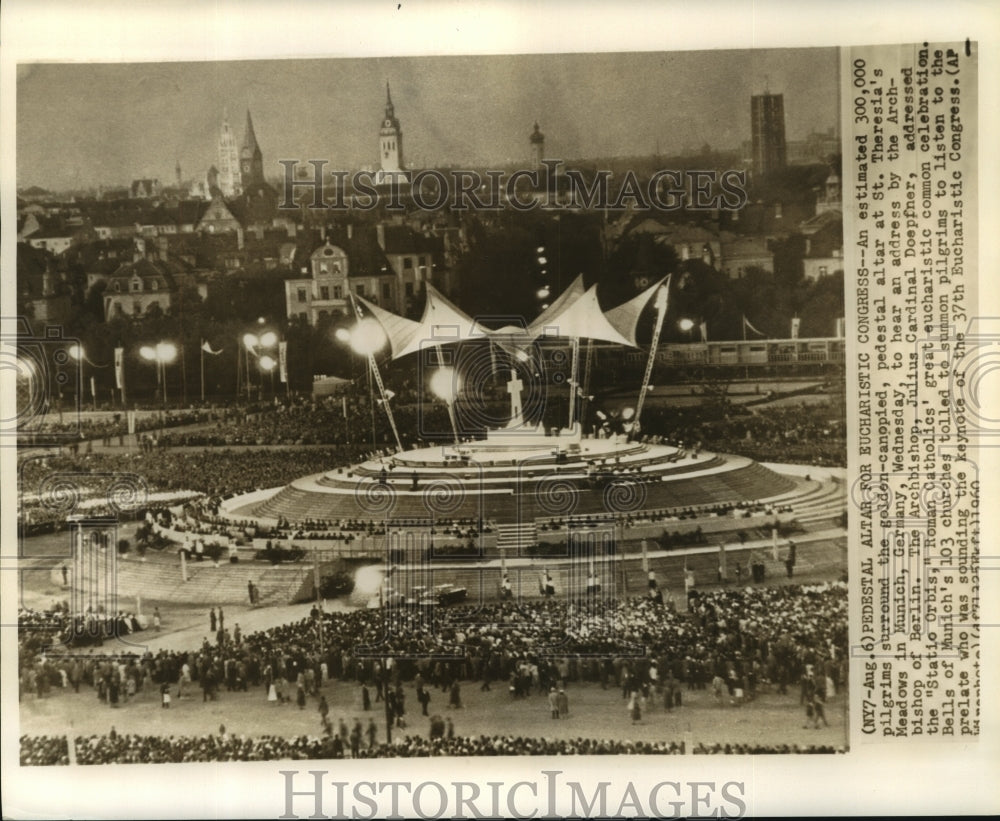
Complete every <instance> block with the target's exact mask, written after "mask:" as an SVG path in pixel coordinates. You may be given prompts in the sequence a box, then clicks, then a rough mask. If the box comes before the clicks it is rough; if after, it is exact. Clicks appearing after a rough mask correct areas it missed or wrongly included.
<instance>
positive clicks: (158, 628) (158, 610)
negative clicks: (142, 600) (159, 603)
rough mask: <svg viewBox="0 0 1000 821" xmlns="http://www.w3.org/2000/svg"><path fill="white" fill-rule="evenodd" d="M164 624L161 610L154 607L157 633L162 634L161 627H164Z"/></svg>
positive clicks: (154, 622) (154, 627) (154, 626)
mask: <svg viewBox="0 0 1000 821" xmlns="http://www.w3.org/2000/svg"><path fill="white" fill-rule="evenodd" d="M162 623H163V621H162V619H161V618H160V608H159V607H154V608H153V629H154V630H155V631H156V632H157V633H159V632H160V626H161V625H162Z"/></svg>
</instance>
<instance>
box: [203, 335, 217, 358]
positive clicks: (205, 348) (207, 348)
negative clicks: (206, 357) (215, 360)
mask: <svg viewBox="0 0 1000 821" xmlns="http://www.w3.org/2000/svg"><path fill="white" fill-rule="evenodd" d="M201 349H202V350H203V351H204V352H205V353H210V354H212V356H218V355H219V354H220V353H222V348H219V350H217V351H213V350H212V346H211V344H210V343H209V341H208V340H207V339H206V340H205V341H204V342H202V343H201Z"/></svg>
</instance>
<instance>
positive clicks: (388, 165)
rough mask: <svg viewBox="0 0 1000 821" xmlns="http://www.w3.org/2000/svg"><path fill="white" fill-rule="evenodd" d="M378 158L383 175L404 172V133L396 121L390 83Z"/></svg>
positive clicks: (386, 91) (387, 86)
mask: <svg viewBox="0 0 1000 821" xmlns="http://www.w3.org/2000/svg"><path fill="white" fill-rule="evenodd" d="M378 157H379V167H380V168H381V170H382V173H383V174H392V173H398V172H400V171H402V170H403V131H402V129H401V128H400V127H399V120H397V119H396V111H395V109H394V108H393V105H392V95H391V94H390V93H389V84H388V83H386V84H385V117H384V118H383V120H382V127H381V128H380V129H379V132H378Z"/></svg>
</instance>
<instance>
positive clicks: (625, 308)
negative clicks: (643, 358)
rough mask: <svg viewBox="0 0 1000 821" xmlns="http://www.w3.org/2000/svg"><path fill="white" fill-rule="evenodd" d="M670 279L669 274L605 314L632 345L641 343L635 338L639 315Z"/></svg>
mask: <svg viewBox="0 0 1000 821" xmlns="http://www.w3.org/2000/svg"><path fill="white" fill-rule="evenodd" d="M669 279H670V275H669V274H668V275H667V276H665V277H663V279H661V280H660V281H659V282H656V283H654V284H652V285H650V286H649V287H648V288H647V289H646V290H645V291H643V292H642V293H641V294H637V295H636V296H634V297H632V298H631V299H630V300H629V301H628V302H623V303H622V304H621V305H619V306H618V307H616V308H612V309H611V310H610V311H608V312H607V313H606V314H605V316H607V318H608V322H610V323H611V324H612V325H613V326H614V328H615V330H617V331H618V332H619V333H620V334H621V335H622V336H624V337H625V338H626V339H629V340H630V341H631V344H632V345H634V346H636V347H638V345H639V343H638V342H636V340H635V330H636V326H637V325H638V324H639V316H640V315H641V314H642V311H643V309H644V308H645V307H646V305H647V304H648V303H649V300H651V299H652V298H653V295H654V294H655V293H656V291H657V289H658V288H659V287H660V286H661V285H662V284H663V283H664V282H666V281H667V280H669Z"/></svg>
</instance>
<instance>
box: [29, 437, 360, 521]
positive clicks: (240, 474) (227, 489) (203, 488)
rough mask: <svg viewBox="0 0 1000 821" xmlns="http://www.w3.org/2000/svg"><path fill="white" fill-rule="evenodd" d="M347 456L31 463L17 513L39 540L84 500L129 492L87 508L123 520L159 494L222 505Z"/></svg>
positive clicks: (193, 455) (131, 456)
mask: <svg viewBox="0 0 1000 821" xmlns="http://www.w3.org/2000/svg"><path fill="white" fill-rule="evenodd" d="M347 456H349V454H345V453H343V452H342V451H339V450H337V449H335V448H331V449H327V448H317V449H308V450H294V451H288V450H282V449H277V450H268V451H260V450H228V449H223V450H206V451H203V452H195V451H179V450H169V449H158V450H153V451H151V452H146V453H143V452H138V453H129V452H126V453H109V452H99V453H89V454H77V455H73V454H61V455H58V456H47V457H44V458H40V459H27V460H24V461H23V462H22V463H21V466H20V490H21V493H22V494H23V497H22V498H23V503H22V504H21V505H19V507H18V521H19V523H21V524H22V525H25V524H30V526H31V527H32V528H33V532H34V531H37V530H38V528H39V527H42V526H44V525H46V524H48V525H52V526H60V525H63V524H64V523H65V521H66V517H67V516H69V515H71V514H73V513H79V512H82V508H81V507H79V505H80V503H82V502H83V501H84V500H92V501H93V500H98V501H99V502H101V498H102V497H104V496H106V495H107V494H109V493H116V492H120V491H122V490H124V491H126V492H125V493H123V494H121V495H118V496H114V497H113V498H109V499H105V500H104V501H103V502H101V503H100V504H97V505H92V506H90V507H88V508H87V512H88V513H89V514H91V515H99V514H101V513H103V512H106V511H109V510H112V509H113V510H114V512H116V513H121V512H122V511H123V506H125V507H128V506H129V505H133V506H134V507H135V508H141V507H144V506H145V504H146V499H147V496H148V494H152V493H156V492H167V491H176V492H180V491H196V492H199V493H205V494H208V496H209V498H210V499H216V500H218V499H222V498H225V497H228V496H232V495H234V494H236V493H242V492H248V491H252V490H257V489H262V488H268V487H275V486H278V485H283V484H287V483H288V482H290V481H292V479H296V478H298V477H300V476H303V475H305V474H309V473H319V472H320V471H323V470H328V469H329V468H330V466H331V465H335V464H338V463H340V462H341V461H342V460H343V459H345V458H346V457H347ZM80 474H83V475H80ZM87 474H89V476H88V475H87ZM62 476H65V481H63V479H61V478H60V477H62ZM55 480H58V481H57V482H56V484H55V485H54V484H53V482H54V481H55ZM133 480H134V481H133ZM123 483H124V484H123ZM56 485H58V486H56ZM133 489H134V490H133ZM126 512H127V511H126Z"/></svg>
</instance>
